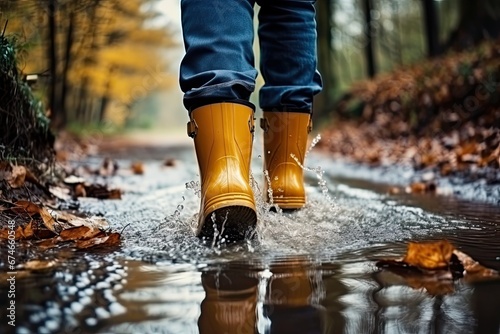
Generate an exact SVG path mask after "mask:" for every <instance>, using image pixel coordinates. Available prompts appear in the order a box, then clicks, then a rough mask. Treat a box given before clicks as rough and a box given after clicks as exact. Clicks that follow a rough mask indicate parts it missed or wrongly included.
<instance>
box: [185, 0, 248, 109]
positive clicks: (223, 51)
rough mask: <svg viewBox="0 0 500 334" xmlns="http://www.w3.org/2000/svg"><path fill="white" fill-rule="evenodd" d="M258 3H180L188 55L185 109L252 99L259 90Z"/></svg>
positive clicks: (202, 0) (209, 0)
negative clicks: (255, 47) (255, 42)
mask: <svg viewBox="0 0 500 334" xmlns="http://www.w3.org/2000/svg"><path fill="white" fill-rule="evenodd" d="M254 3H255V0H182V1H181V16H182V30H183V37H184V46H185V49H186V54H185V56H184V58H183V60H182V62H181V67H180V87H181V89H182V91H183V92H184V93H185V94H184V106H185V107H186V109H188V110H189V111H191V110H192V109H194V108H196V107H199V106H203V105H206V104H209V103H217V102H224V101H225V102H227V101H238V100H243V101H248V100H249V98H250V95H251V93H252V92H253V91H254V89H255V78H256V77H257V70H256V69H255V67H254V54H253V48H252V44H253V38H254V36H253V35H254V31H253V7H254Z"/></svg>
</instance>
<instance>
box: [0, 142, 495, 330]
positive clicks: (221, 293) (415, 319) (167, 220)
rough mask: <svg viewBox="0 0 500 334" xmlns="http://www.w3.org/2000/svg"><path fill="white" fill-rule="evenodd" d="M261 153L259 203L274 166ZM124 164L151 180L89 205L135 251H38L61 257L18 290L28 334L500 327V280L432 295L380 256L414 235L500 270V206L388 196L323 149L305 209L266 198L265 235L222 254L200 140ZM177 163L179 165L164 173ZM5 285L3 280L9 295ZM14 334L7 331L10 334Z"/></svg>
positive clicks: (120, 180) (398, 250) (124, 155)
mask: <svg viewBox="0 0 500 334" xmlns="http://www.w3.org/2000/svg"><path fill="white" fill-rule="evenodd" d="M255 146H256V151H255V154H254V160H253V166H252V169H253V171H254V177H255V181H256V185H255V188H254V190H255V192H256V193H257V194H258V193H259V192H260V188H261V185H262V182H263V179H262V175H261V174H262V173H261V172H260V170H261V164H262V160H261V158H260V157H259V147H260V143H256V145H255ZM115 157H116V158H117V159H118V163H119V164H120V166H125V167H126V166H128V165H129V164H130V157H134V159H140V160H142V161H143V162H144V163H145V174H144V175H142V176H141V175H121V176H116V177H114V178H113V179H112V180H109V181H108V182H111V184H113V185H116V186H118V187H120V188H121V189H122V190H123V191H124V196H123V199H122V200H121V201H99V200H95V199H85V200H83V201H82V208H83V209H84V210H86V211H88V212H90V213H92V214H98V215H105V217H106V218H107V219H108V220H109V221H110V224H111V225H112V226H114V227H115V228H116V229H118V230H121V229H123V238H124V241H123V247H122V248H121V250H120V251H118V252H115V253H112V254H109V253H99V252H90V253H84V254H83V253H75V252H65V253H62V252H58V251H56V250H54V251H50V252H46V253H44V254H42V255H39V254H38V255H39V256H42V257H45V258H47V259H62V260H60V261H59V262H58V264H57V266H56V267H55V268H54V269H50V270H46V271H43V272H38V273H36V274H34V275H32V276H31V277H27V278H24V279H22V280H19V281H18V282H17V289H18V291H19V294H18V297H17V305H18V308H17V315H16V316H17V327H16V328H15V329H16V331H17V332H18V333H95V332H97V333H254V332H258V333H495V334H498V333H499V331H500V282H486V283H481V284H475V285H468V284H466V283H464V282H460V281H459V282H457V283H455V284H448V285H446V286H439V287H436V286H435V285H432V284H431V285H430V286H427V287H426V288H427V290H426V289H425V288H422V287H420V288H419V287H418V286H416V285H415V282H412V281H408V280H404V279H402V278H401V277H400V276H396V275H394V274H390V273H388V272H379V271H378V270H377V269H376V267H375V261H374V260H376V259H379V258H384V257H390V256H395V255H401V254H403V253H404V250H405V247H406V245H405V241H407V240H415V239H416V240H430V239H438V238H447V239H449V240H451V241H452V242H453V243H454V244H455V245H456V246H457V247H458V248H459V249H461V250H463V251H465V252H467V253H468V254H469V255H471V256H472V257H474V258H475V259H477V260H479V261H481V262H482V263H483V264H485V265H488V266H490V267H493V268H496V269H500V225H499V222H500V208H498V207H494V206H491V205H486V204H477V203H467V202H462V201H457V200H455V199H453V198H450V197H437V196H430V195H406V194H403V195H388V194H386V190H387V187H385V186H381V185H380V184H377V183H372V182H369V181H360V180H356V179H351V178H346V177H345V175H346V174H349V173H339V171H338V169H339V168H348V167H342V166H341V165H339V164H334V165H333V164H332V163H331V162H330V161H329V160H328V159H326V158H325V157H323V156H321V155H318V154H314V153H311V155H310V157H309V160H308V163H307V165H308V167H310V168H311V171H309V172H307V184H308V188H307V192H308V199H309V201H308V205H307V207H306V208H304V209H303V210H301V211H298V212H294V213H273V212H269V210H268V207H267V206H266V204H264V203H262V202H259V203H258V207H259V223H260V225H259V230H258V234H257V237H256V238H255V240H252V241H248V242H245V243H241V244H235V245H211V244H207V243H204V242H202V241H200V240H199V239H198V238H196V237H194V233H193V230H194V227H195V224H196V217H195V215H196V213H197V209H198V204H199V203H198V200H199V199H198V197H197V195H196V190H197V189H198V186H197V184H196V182H195V181H196V180H197V166H196V163H195V160H194V153H193V151H192V148H191V146H190V145H187V146H186V145H184V144H179V145H177V146H171V147H168V148H165V147H159V148H157V149H155V150H153V149H149V150H148V151H144V150H140V149H139V150H136V151H134V150H133V149H131V148H129V149H128V150H127V151H124V152H115ZM165 158H173V159H174V160H175V164H174V166H170V167H166V166H164V165H163V161H164V159H165ZM100 161H101V158H96V159H95V160H89V163H95V164H99V163H100ZM318 167H321V171H322V172H320V171H319V169H318ZM333 168H336V169H337V170H334V169H333ZM186 184H187V186H186ZM258 198H260V196H258ZM27 255H28V256H29V254H27ZM31 256H33V254H31ZM5 289H6V287H5V286H4V285H0V295H1V296H5V295H6V293H7V292H6V290H5ZM432 289H436V290H432ZM429 290H430V291H431V292H429ZM432 291H440V292H443V291H448V293H447V294H441V295H438V296H434V295H433V294H432ZM1 298H3V297H1ZM1 300H3V299H1ZM2 303H3V302H2ZM1 306H2V312H3V310H4V309H5V307H4V305H3V304H2V305H1ZM2 319H5V317H4V316H3V313H2ZM11 330H12V328H11V327H7V326H6V321H5V320H2V321H1V322H0V332H1V333H4V332H5V333H9V332H12V331H11Z"/></svg>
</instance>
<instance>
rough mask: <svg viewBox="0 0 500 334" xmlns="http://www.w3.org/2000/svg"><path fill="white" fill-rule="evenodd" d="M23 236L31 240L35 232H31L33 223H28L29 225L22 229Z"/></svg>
mask: <svg viewBox="0 0 500 334" xmlns="http://www.w3.org/2000/svg"><path fill="white" fill-rule="evenodd" d="M23 235H24V238H25V239H31V238H33V236H34V235H35V232H34V231H33V221H30V222H29V224H27V225H26V226H25V227H24V228H23Z"/></svg>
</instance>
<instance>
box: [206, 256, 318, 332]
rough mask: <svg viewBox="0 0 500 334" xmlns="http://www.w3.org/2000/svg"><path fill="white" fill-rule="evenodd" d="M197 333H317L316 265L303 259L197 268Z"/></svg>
mask: <svg viewBox="0 0 500 334" xmlns="http://www.w3.org/2000/svg"><path fill="white" fill-rule="evenodd" d="M201 280H202V285H203V288H204V290H205V294H206V296H205V299H204V300H203V302H202V303H201V315H200V318H199V321H198V325H199V329H200V333H221V334H225V333H238V334H239V333H257V332H261V333H322V332H323V327H324V324H323V322H324V321H323V314H324V307H323V306H321V304H320V302H321V301H322V300H323V299H324V285H323V284H322V281H321V271H318V270H317V268H313V264H312V263H311V262H308V261H306V260H305V259H293V260H289V261H286V262H285V261H280V262H275V263H272V264H271V265H269V266H266V268H264V269H261V270H259V271H256V270H255V271H249V270H248V268H247V267H245V266H241V264H239V265H238V264H232V265H228V266H226V267H224V268H223V269H220V270H217V271H215V270H209V271H205V272H203V273H202V278H201Z"/></svg>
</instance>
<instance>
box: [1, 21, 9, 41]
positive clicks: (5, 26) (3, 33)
mask: <svg viewBox="0 0 500 334" xmlns="http://www.w3.org/2000/svg"><path fill="white" fill-rule="evenodd" d="M8 23H9V20H8V19H7V20H5V25H4V26H3V31H2V37H4V36H5V31H6V30H7V24H8Z"/></svg>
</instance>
